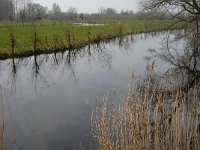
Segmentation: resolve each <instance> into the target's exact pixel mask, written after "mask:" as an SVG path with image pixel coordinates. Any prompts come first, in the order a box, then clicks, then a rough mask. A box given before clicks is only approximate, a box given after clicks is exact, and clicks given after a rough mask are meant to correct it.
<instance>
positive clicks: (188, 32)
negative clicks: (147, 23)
mask: <svg viewBox="0 0 200 150" xmlns="http://www.w3.org/2000/svg"><path fill="white" fill-rule="evenodd" d="M141 6H142V7H143V9H144V10H145V11H152V10H159V11H164V12H167V13H169V14H170V15H171V17H172V19H173V20H177V21H178V22H177V21H175V23H179V25H180V23H181V24H183V25H184V26H183V29H185V30H177V31H176V33H174V32H173V34H174V35H175V36H174V38H172V37H171V35H170V34H169V35H168V38H167V41H166V44H165V45H164V46H163V49H162V51H156V50H153V52H154V53H156V55H157V56H158V57H159V58H161V59H162V60H164V61H166V62H168V63H170V64H172V65H173V66H174V67H173V68H172V69H170V70H168V71H167V72H166V75H169V74H171V75H174V74H176V76H177V74H179V75H178V78H177V79H180V76H181V78H182V81H183V82H182V83H183V84H184V89H185V90H186V91H188V90H189V89H190V88H191V87H193V86H194V85H195V84H199V82H200V78H199V76H200V0H143V1H142V2H141ZM170 27H171V26H170ZM169 29H171V28H169ZM181 41H182V45H183V48H181V49H177V46H176V45H174V43H177V42H178V44H180V42H181Z"/></svg>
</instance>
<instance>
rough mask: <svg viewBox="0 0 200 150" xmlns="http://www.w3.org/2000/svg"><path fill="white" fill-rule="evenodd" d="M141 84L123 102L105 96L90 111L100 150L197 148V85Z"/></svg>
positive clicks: (199, 108) (199, 117) (199, 143)
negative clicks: (166, 85)
mask: <svg viewBox="0 0 200 150" xmlns="http://www.w3.org/2000/svg"><path fill="white" fill-rule="evenodd" d="M161 87H162V86H160V87H158V86H156V87H152V86H150V84H148V82H147V83H145V84H140V85H139V86H138V85H137V86H134V87H132V88H130V90H129V91H128V94H127V96H126V98H125V100H123V101H122V102H117V100H115V98H113V97H114V96H110V95H109V96H105V97H104V98H103V100H101V101H100V102H98V103H97V104H96V106H95V107H94V110H93V115H92V129H93V133H94V137H95V139H96V144H97V147H98V149H99V150H132V149H134V150H143V149H148V150H149V149H155V150H169V149H177V150H179V149H181V150H182V149H184V150H186V149H187V150H188V149H194V150H199V149H200V94H199V87H195V88H192V89H190V91H189V92H187V93H185V92H184V91H183V90H182V89H181V88H177V87H176V88H174V89H173V90H170V91H169V90H167V89H163V88H161Z"/></svg>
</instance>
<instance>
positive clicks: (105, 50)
mask: <svg viewBox="0 0 200 150" xmlns="http://www.w3.org/2000/svg"><path fill="white" fill-rule="evenodd" d="M163 38H164V36H161V35H157V36H146V35H145V34H140V35H136V36H132V37H131V36H128V37H125V38H121V39H116V40H113V41H110V42H108V43H100V44H95V45H90V46H86V47H84V48H82V49H79V50H73V51H66V52H64V53H55V54H50V55H45V54H44V55H40V56H32V57H28V58H23V59H15V60H14V63H13V61H12V60H5V61H1V62H0V88H1V91H2V97H3V100H4V143H5V148H6V149H16V150H18V149H23V150H56V149H57V150H76V149H81V148H85V149H90V148H91V149H94V147H95V146H94V145H95V144H94V143H95V142H94V139H93V135H92V130H91V120H90V119H91V112H92V105H93V102H94V100H95V99H96V96H97V95H100V96H103V95H105V94H107V93H109V91H110V90H113V89H114V90H115V91H117V92H118V93H121V94H122V95H123V93H126V92H127V89H128V84H129V83H130V76H135V77H136V78H137V77H140V76H144V75H145V74H146V73H147V70H146V65H147V60H146V58H147V57H148V56H151V54H150V53H149V52H147V50H149V49H159V48H160V47H162V39H163ZM164 66H165V64H164V63H162V62H159V61H158V60H157V61H156V66H155V68H154V71H155V72H163V71H165V70H166V68H165V67H164Z"/></svg>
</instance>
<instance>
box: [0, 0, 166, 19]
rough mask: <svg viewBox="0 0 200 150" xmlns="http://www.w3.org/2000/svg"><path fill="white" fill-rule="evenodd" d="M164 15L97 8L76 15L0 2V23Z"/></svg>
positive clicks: (26, 1)
mask: <svg viewBox="0 0 200 150" xmlns="http://www.w3.org/2000/svg"><path fill="white" fill-rule="evenodd" d="M167 18H168V16H167V15H166V14H161V13H160V12H153V13H149V12H148V13H145V12H134V11H133V10H121V12H117V11H116V10H115V9H114V8H103V7H101V8H99V9H98V12H97V13H91V14H88V13H78V9H77V8H74V7H69V8H68V10H67V11H66V12H62V11H61V8H60V6H59V5H58V4H56V3H54V4H52V8H51V9H50V10H49V9H48V8H47V7H44V6H42V5H40V4H38V3H34V2H32V1H31V0H0V21H30V20H41V19H50V20H69V21H77V20H79V21H80V20H84V19H85V20H89V19H93V20H95V19H167Z"/></svg>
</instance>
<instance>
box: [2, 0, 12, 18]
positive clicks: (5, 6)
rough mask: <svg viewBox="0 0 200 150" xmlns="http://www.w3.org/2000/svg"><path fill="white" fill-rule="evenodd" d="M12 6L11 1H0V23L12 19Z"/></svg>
mask: <svg viewBox="0 0 200 150" xmlns="http://www.w3.org/2000/svg"><path fill="white" fill-rule="evenodd" d="M13 14H14V5H13V3H12V1H11V0H0V21H1V20H11V19H13Z"/></svg>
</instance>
